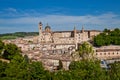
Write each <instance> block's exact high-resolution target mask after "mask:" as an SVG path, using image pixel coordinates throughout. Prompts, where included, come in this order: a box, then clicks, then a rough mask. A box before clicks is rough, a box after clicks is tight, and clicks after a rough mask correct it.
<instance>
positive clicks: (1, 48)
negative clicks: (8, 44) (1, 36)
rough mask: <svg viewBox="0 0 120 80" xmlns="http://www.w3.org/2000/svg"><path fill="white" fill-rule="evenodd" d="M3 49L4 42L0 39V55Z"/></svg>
mask: <svg viewBox="0 0 120 80" xmlns="http://www.w3.org/2000/svg"><path fill="white" fill-rule="evenodd" d="M3 49H4V43H3V42H2V41H1V40H0V56H1V55H2V51H3Z"/></svg>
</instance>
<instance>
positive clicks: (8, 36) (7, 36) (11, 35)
mask: <svg viewBox="0 0 120 80" xmlns="http://www.w3.org/2000/svg"><path fill="white" fill-rule="evenodd" d="M36 35H38V32H15V33H6V34H0V38H1V39H16V38H18V37H26V36H36Z"/></svg>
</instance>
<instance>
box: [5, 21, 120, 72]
mask: <svg viewBox="0 0 120 80" xmlns="http://www.w3.org/2000/svg"><path fill="white" fill-rule="evenodd" d="M38 30H39V35H38V36H29V37H25V38H17V39H11V40H4V41H3V42H5V43H6V44H7V43H13V44H16V45H17V46H18V47H19V48H20V49H21V50H22V53H21V54H22V55H27V56H28V57H29V58H30V59H31V60H33V61H41V62H42V63H43V65H44V67H45V69H47V70H55V69H56V68H57V66H59V60H61V61H62V64H63V68H64V69H65V70H68V69H69V68H68V67H69V64H70V63H71V61H73V58H72V57H71V55H72V53H74V52H75V51H76V50H77V49H78V47H79V46H80V45H81V44H82V43H83V42H88V43H89V44H90V45H92V44H91V42H92V40H93V38H94V37H95V36H97V35H99V34H100V33H102V31H99V30H85V29H84V27H82V29H81V30H77V29H76V27H75V26H74V27H73V30H71V31H52V27H50V26H49V25H48V24H47V25H46V26H45V27H43V24H42V22H40V23H39V24H38ZM92 46H93V45H92ZM93 50H94V57H95V58H96V59H99V60H103V59H113V58H120V46H117V45H109V46H102V47H94V46H93ZM75 60H76V61H77V60H78V59H77V58H76V59H75Z"/></svg>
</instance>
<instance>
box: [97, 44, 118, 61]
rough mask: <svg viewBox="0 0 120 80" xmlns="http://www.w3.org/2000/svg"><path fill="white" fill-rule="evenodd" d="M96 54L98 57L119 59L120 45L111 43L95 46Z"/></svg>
mask: <svg viewBox="0 0 120 80" xmlns="http://www.w3.org/2000/svg"><path fill="white" fill-rule="evenodd" d="M95 56H96V58H98V59H100V60H101V59H118V58H120V46H117V45H110V46H102V47H99V48H95Z"/></svg>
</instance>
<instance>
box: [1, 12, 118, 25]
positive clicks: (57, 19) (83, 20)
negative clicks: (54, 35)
mask: <svg viewBox="0 0 120 80" xmlns="http://www.w3.org/2000/svg"><path fill="white" fill-rule="evenodd" d="M117 17H118V15H116V14H113V13H107V14H102V15H98V16H93V15H85V16H66V15H46V16H42V17H31V16H30V17H20V18H10V19H0V24H37V23H38V22H39V21H42V22H43V23H50V24H68V23H73V24H74V23H75V24H99V25H101V24H120V18H117Z"/></svg>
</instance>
